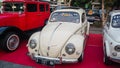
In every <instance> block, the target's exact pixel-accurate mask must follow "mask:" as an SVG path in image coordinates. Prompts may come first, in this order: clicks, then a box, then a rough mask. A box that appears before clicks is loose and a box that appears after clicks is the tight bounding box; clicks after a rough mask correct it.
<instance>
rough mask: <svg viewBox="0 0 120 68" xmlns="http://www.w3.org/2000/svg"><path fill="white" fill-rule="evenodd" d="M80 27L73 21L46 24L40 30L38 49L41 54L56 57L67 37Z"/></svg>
mask: <svg viewBox="0 0 120 68" xmlns="http://www.w3.org/2000/svg"><path fill="white" fill-rule="evenodd" d="M79 28H80V27H79V26H78V24H73V23H51V24H47V25H46V26H45V27H44V28H43V30H42V31H41V36H40V50H41V52H42V55H43V56H49V57H57V56H58V55H59V53H60V52H61V50H62V48H63V47H64V45H65V43H66V42H67V41H68V40H69V38H70V37H71V36H72V35H73V34H74V33H76V31H77V30H78V29H79Z"/></svg>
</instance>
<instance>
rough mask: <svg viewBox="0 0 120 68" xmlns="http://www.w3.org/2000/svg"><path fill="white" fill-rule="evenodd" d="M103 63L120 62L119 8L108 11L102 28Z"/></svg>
mask: <svg viewBox="0 0 120 68" xmlns="http://www.w3.org/2000/svg"><path fill="white" fill-rule="evenodd" d="M103 45H104V46H103V47H104V63H105V64H111V63H112V61H114V62H118V63H120V10H115V11H112V12H110V13H109V15H108V18H107V22H106V24H105V26H104V30H103Z"/></svg>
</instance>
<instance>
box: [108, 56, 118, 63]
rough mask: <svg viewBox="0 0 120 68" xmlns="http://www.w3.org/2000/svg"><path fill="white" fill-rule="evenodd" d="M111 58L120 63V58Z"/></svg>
mask: <svg viewBox="0 0 120 68" xmlns="http://www.w3.org/2000/svg"><path fill="white" fill-rule="evenodd" d="M110 60H112V61H114V62H117V63H120V58H111V57H110Z"/></svg>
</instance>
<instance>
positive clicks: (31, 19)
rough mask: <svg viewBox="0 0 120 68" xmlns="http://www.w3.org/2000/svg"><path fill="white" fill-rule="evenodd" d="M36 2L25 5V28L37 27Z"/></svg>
mask: <svg viewBox="0 0 120 68" xmlns="http://www.w3.org/2000/svg"><path fill="white" fill-rule="evenodd" d="M37 6H38V4H37V3H28V4H27V5H26V20H27V22H26V23H27V24H26V26H27V29H28V30H30V29H33V28H37V27H39V25H38V20H39V19H38V16H39V15H38V8H37Z"/></svg>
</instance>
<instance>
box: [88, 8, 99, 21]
mask: <svg viewBox="0 0 120 68" xmlns="http://www.w3.org/2000/svg"><path fill="white" fill-rule="evenodd" d="M86 15H87V20H88V21H89V22H91V23H94V22H95V21H101V16H100V11H99V9H93V10H92V9H86Z"/></svg>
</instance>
